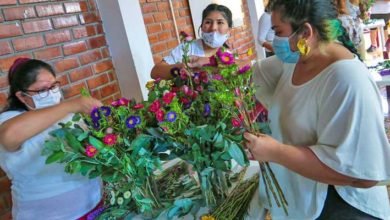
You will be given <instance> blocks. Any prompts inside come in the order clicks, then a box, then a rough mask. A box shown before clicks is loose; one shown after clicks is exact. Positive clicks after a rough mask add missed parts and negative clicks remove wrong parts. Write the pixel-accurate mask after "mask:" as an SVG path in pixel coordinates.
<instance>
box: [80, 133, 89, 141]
mask: <svg viewBox="0 0 390 220" xmlns="http://www.w3.org/2000/svg"><path fill="white" fill-rule="evenodd" d="M88 135H89V132H88V131H84V132H83V133H82V134H80V135H79V136H78V137H77V140H78V141H83V140H85V139H86V138H87V137H88Z"/></svg>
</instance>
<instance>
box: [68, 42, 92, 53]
mask: <svg viewBox="0 0 390 220" xmlns="http://www.w3.org/2000/svg"><path fill="white" fill-rule="evenodd" d="M63 49H64V55H72V54H76V53H81V52H84V51H86V50H87V44H86V43H85V41H79V42H72V43H68V44H65V45H64V47H63Z"/></svg>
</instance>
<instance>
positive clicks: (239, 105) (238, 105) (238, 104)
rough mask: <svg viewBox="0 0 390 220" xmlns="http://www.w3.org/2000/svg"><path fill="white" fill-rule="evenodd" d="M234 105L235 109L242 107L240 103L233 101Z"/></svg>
mask: <svg viewBox="0 0 390 220" xmlns="http://www.w3.org/2000/svg"><path fill="white" fill-rule="evenodd" d="M234 105H235V106H236V107H237V108H241V107H242V102H241V101H240V100H235V101H234Z"/></svg>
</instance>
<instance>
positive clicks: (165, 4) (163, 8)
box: [157, 2, 169, 11]
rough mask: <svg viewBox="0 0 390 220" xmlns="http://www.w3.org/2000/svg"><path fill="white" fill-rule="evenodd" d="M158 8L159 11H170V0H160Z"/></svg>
mask: <svg viewBox="0 0 390 220" xmlns="http://www.w3.org/2000/svg"><path fill="white" fill-rule="evenodd" d="M157 8H158V10H159V11H169V4H168V2H159V3H157Z"/></svg>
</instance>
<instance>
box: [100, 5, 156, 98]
mask: <svg viewBox="0 0 390 220" xmlns="http://www.w3.org/2000/svg"><path fill="white" fill-rule="evenodd" d="M97 3H98V8H99V12H100V16H101V18H102V21H103V28H104V32H105V34H106V39H107V42H108V45H109V49H110V53H111V56H112V59H113V63H114V67H115V72H116V75H117V78H118V83H119V86H120V89H121V93H122V96H123V97H126V98H135V99H136V100H137V101H141V100H143V99H146V98H147V89H146V88H145V84H146V82H147V81H148V80H150V79H151V78H150V71H151V69H152V68H153V65H154V61H153V55H152V52H151V49H150V45H149V40H148V35H147V33H146V28H145V24H144V20H143V16H142V11H141V7H140V4H139V0H109V1H108V0H97Z"/></svg>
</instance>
